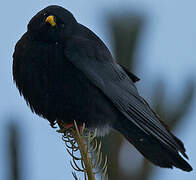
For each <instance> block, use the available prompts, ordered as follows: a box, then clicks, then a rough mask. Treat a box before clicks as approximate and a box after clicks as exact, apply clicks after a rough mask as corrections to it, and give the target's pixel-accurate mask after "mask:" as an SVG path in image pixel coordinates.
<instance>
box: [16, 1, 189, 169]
mask: <svg viewBox="0 0 196 180" xmlns="http://www.w3.org/2000/svg"><path fill="white" fill-rule="evenodd" d="M13 80H14V82H15V84H16V86H17V88H18V90H19V92H20V95H22V96H23V97H24V99H25V100H26V102H27V105H28V106H29V107H30V108H31V110H32V111H33V112H34V113H36V114H37V115H39V116H41V117H43V118H44V119H47V120H48V121H49V122H50V123H51V125H52V126H53V125H54V124H55V123H56V122H58V121H61V122H64V123H66V124H68V125H69V124H73V122H74V120H75V121H76V122H77V124H79V125H81V124H83V123H85V125H86V127H87V128H89V129H98V131H99V133H100V135H105V134H106V133H107V132H108V131H109V130H110V129H113V130H115V131H118V132H119V133H120V134H122V135H123V136H124V137H125V138H126V139H127V140H128V141H129V142H130V143H131V144H132V145H133V146H135V148H136V149H137V150H138V151H139V152H140V153H141V154H142V155H143V156H144V157H145V158H147V159H148V160H149V161H150V162H152V163H153V164H154V165H157V166H160V167H164V168H173V167H176V168H179V169H181V170H183V171H187V172H189V171H192V167H191V165H189V163H188V162H187V161H186V160H185V159H184V158H186V159H188V156H187V155H186V153H185V148H184V144H183V142H182V141H181V140H180V139H178V138H177V137H176V136H175V135H174V134H173V133H172V132H171V131H170V130H169V128H168V127H167V125H166V124H165V123H164V122H163V121H162V120H161V119H160V117H159V116H158V115H157V114H156V113H155V112H154V111H153V110H152V108H151V107H150V106H149V104H148V103H147V102H146V100H145V99H144V98H143V97H141V96H140V95H139V93H138V90H137V88H136V86H135V83H136V82H137V81H139V78H138V77H137V76H136V75H134V74H133V73H131V72H130V71H129V70H128V69H126V68H125V67H123V66H122V65H120V64H118V63H117V62H116V60H115V59H114V58H113V57H112V55H111V53H110V51H109V50H108V48H107V47H106V45H105V44H104V42H103V41H102V40H101V39H100V38H99V37H98V36H97V35H96V34H95V33H94V32H92V31H91V30H90V29H88V28H87V27H86V26H84V25H82V24H80V23H79V22H78V21H77V20H76V18H75V17H74V16H73V14H72V13H71V12H69V11H68V10H67V9H65V8H63V7H61V6H57V5H50V6H48V7H46V8H44V9H42V10H41V11H39V12H38V13H37V14H36V15H35V16H34V17H32V19H31V20H30V22H29V23H28V26H27V31H26V32H25V33H24V35H23V36H22V37H21V39H20V40H19V41H18V42H17V43H16V46H15V49H14V53H13ZM113 141H114V142H115V139H114V140H113ZM183 157H184V158H183Z"/></svg>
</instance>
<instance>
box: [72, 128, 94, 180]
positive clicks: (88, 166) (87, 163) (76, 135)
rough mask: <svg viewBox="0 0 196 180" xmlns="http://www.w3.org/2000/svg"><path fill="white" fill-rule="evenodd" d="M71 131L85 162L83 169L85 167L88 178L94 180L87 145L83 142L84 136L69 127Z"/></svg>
mask: <svg viewBox="0 0 196 180" xmlns="http://www.w3.org/2000/svg"><path fill="white" fill-rule="evenodd" d="M71 133H72V136H73V137H74V139H75V141H76V142H77V144H78V148H79V151H80V154H81V156H82V159H83V161H84V164H85V169H86V173H87V176H88V180H95V174H94V172H93V166H92V164H91V159H90V158H89V153H88V149H87V145H86V144H85V142H84V138H83V137H82V136H81V135H80V133H79V131H78V130H74V129H71Z"/></svg>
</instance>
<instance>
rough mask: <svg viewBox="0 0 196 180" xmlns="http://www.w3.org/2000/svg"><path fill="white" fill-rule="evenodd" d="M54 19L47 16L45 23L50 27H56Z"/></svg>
mask: <svg viewBox="0 0 196 180" xmlns="http://www.w3.org/2000/svg"><path fill="white" fill-rule="evenodd" d="M54 19H55V18H54V16H52V15H51V16H48V17H47V18H46V20H45V22H48V23H50V24H51V26H56V22H55V20H54Z"/></svg>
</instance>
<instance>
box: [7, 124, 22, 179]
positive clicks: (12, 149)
mask: <svg viewBox="0 0 196 180" xmlns="http://www.w3.org/2000/svg"><path fill="white" fill-rule="evenodd" d="M11 122H12V121H10V124H9V125H8V133H9V134H8V156H9V159H10V163H9V165H10V167H9V173H10V174H9V175H8V177H9V178H10V180H20V169H19V167H20V164H19V163H20V156H19V145H20V138H19V128H18V127H17V125H16V124H14V123H11Z"/></svg>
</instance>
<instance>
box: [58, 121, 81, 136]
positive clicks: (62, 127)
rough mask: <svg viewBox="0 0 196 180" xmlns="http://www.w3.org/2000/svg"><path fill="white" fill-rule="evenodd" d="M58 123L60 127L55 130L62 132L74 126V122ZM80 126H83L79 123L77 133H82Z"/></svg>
mask: <svg viewBox="0 0 196 180" xmlns="http://www.w3.org/2000/svg"><path fill="white" fill-rule="evenodd" d="M58 124H59V127H60V129H59V130H57V132H58V133H64V132H65V131H67V130H68V129H70V128H73V127H74V124H73V123H70V124H65V123H63V122H62V121H60V122H58ZM82 128H83V126H82V125H79V126H78V130H79V133H80V134H82Z"/></svg>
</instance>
